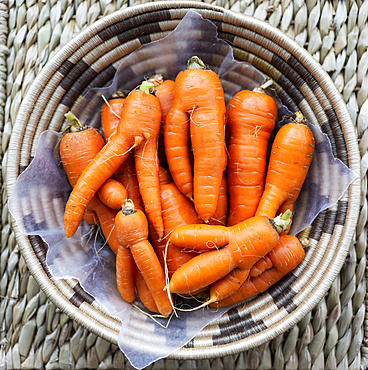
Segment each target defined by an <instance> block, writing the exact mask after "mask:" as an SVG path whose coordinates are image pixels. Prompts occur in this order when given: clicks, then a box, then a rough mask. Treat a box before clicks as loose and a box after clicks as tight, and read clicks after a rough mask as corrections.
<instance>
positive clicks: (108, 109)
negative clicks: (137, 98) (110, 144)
mask: <svg viewBox="0 0 368 370" xmlns="http://www.w3.org/2000/svg"><path fill="white" fill-rule="evenodd" d="M124 103H125V98H124V97H123V96H122V94H114V95H113V96H112V97H111V98H110V99H109V100H108V101H106V102H105V103H104V104H103V105H102V107H101V129H102V133H103V135H104V138H105V140H106V141H109V138H110V136H111V135H112V134H113V133H114V132H115V131H116V130H117V128H118V125H119V122H120V116H121V111H122V109H123V107H124Z"/></svg>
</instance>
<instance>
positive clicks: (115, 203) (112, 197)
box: [98, 178, 128, 209]
mask: <svg viewBox="0 0 368 370" xmlns="http://www.w3.org/2000/svg"><path fill="white" fill-rule="evenodd" d="M98 196H99V198H100V200H101V202H102V203H104V204H105V205H106V206H107V207H110V208H112V209H120V208H121V207H122V206H123V204H124V202H125V199H127V198H128V194H127V191H126V189H125V186H124V185H123V184H122V183H121V182H119V181H117V180H114V179H112V178H110V179H108V180H106V181H105V183H104V184H103V185H102V186H101V187H100V189H98Z"/></svg>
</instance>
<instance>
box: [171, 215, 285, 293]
mask: <svg viewBox="0 0 368 370" xmlns="http://www.w3.org/2000/svg"><path fill="white" fill-rule="evenodd" d="M289 218H290V212H287V213H286V215H283V216H282V218H281V217H277V218H275V219H273V220H269V219H268V218H267V217H259V216H258V217H252V218H249V219H247V220H245V221H243V222H241V223H239V224H237V225H235V226H232V227H228V228H226V227H223V226H215V225H207V226H208V228H207V229H205V233H207V236H208V237H207V241H208V242H210V243H212V244H214V243H215V240H216V239H220V238H221V234H222V239H223V240H227V242H228V244H227V245H226V246H225V247H223V248H221V249H214V250H211V251H209V252H205V253H201V254H199V255H198V256H196V257H194V258H192V259H191V260H190V261H188V262H187V263H185V264H184V265H182V266H181V267H179V269H178V270H176V271H175V272H174V274H173V276H172V277H171V280H170V285H169V288H170V292H171V293H179V294H190V293H191V292H193V291H196V290H199V289H201V288H203V287H206V286H208V285H210V284H212V283H214V282H215V281H217V280H219V279H221V278H222V277H224V276H225V275H227V274H228V273H229V272H230V271H232V270H233V269H235V268H236V267H239V268H241V269H245V270H246V269H250V268H251V267H252V266H253V265H254V264H255V263H256V262H257V261H258V260H259V259H261V258H262V257H263V256H265V255H266V254H267V253H269V252H270V251H271V250H272V249H273V248H274V247H275V246H276V244H277V242H278V240H279V232H281V231H282V230H284V229H285V228H286V227H287V226H288V224H289ZM200 226H202V225H191V227H192V228H193V229H194V228H195V229H196V231H201V229H200ZM184 228H185V226H184V227H179V228H177V229H176V230H175V234H176V235H175V238H172V236H173V234H174V233H173V234H172V235H171V237H170V241H171V242H172V243H173V244H175V245H177V243H176V242H177V241H182V240H184V239H185V240H186V248H188V249H190V248H191V247H192V245H195V246H197V241H196V240H193V242H192V240H191V239H190V238H188V233H187V231H188V227H187V228H186V229H185V230H184ZM183 230H184V231H185V233H182V231H183ZM211 231H212V232H211ZM203 234H204V233H203ZM202 237H203V235H202Z"/></svg>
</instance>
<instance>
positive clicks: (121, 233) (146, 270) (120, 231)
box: [115, 199, 172, 317]
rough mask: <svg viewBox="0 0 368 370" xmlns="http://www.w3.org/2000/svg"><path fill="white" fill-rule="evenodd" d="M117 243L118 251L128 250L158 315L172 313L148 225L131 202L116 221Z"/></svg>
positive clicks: (128, 201) (144, 217)
mask: <svg viewBox="0 0 368 370" xmlns="http://www.w3.org/2000/svg"><path fill="white" fill-rule="evenodd" d="M115 234H116V239H117V241H118V242H119V244H120V246H121V247H124V248H129V250H130V252H131V254H132V256H133V259H134V261H135V264H136V266H137V268H138V270H139V271H140V272H141V274H142V276H143V278H144V281H145V282H146V284H147V287H148V289H149V290H150V292H151V294H152V297H153V299H154V301H155V303H156V306H157V309H158V311H159V312H160V313H161V314H162V315H163V316H165V317H166V316H168V315H169V314H170V313H171V312H172V305H171V298H170V297H169V294H168V292H167V291H166V278H165V273H164V270H163V268H162V266H161V264H160V261H159V259H158V257H157V255H156V253H155V251H154V249H153V247H152V245H151V244H150V243H149V242H148V240H147V238H148V221H147V218H146V216H145V214H144V213H143V212H142V211H140V210H137V209H136V208H135V207H134V204H132V202H131V200H130V199H127V200H126V202H125V205H124V208H123V209H122V210H121V211H119V212H118V214H117V215H116V218H115Z"/></svg>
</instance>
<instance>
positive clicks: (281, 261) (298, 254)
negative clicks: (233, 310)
mask: <svg viewBox="0 0 368 370" xmlns="http://www.w3.org/2000/svg"><path fill="white" fill-rule="evenodd" d="M268 256H269V257H270V259H271V261H272V263H274V264H273V266H272V267H269V268H267V269H265V270H264V271H263V272H261V273H260V274H258V275H255V276H251V277H250V278H249V279H248V280H246V282H245V283H244V284H243V285H242V286H241V287H240V288H239V289H238V290H237V291H236V292H235V293H233V294H232V295H230V296H228V297H227V298H224V299H222V300H219V301H217V302H211V303H210V306H214V307H224V306H231V305H233V304H236V303H239V302H242V301H244V300H245V299H247V298H250V297H253V296H255V295H257V294H259V293H262V292H264V291H266V290H267V289H268V288H270V287H271V286H272V285H274V284H275V283H276V282H277V281H279V280H280V279H281V278H282V277H284V276H285V275H286V274H288V273H289V272H290V271H292V270H293V269H294V268H295V267H296V266H297V265H298V264H299V263H300V262H301V261H302V260H303V258H304V256H305V252H304V249H303V247H302V245H301V244H300V242H299V240H298V239H297V238H296V237H295V236H291V235H284V236H280V238H279V242H278V244H277V245H276V247H275V248H274V249H273V250H272V251H271V252H270V253H269V254H268Z"/></svg>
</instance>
